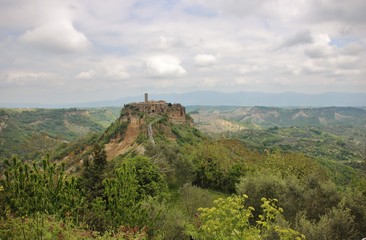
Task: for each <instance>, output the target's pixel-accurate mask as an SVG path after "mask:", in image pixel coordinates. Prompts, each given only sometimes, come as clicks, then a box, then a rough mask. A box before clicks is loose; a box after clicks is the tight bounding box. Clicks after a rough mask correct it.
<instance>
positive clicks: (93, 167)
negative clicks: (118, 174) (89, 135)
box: [82, 144, 107, 201]
mask: <svg viewBox="0 0 366 240" xmlns="http://www.w3.org/2000/svg"><path fill="white" fill-rule="evenodd" d="M83 165H84V169H83V173H82V177H83V178H82V185H83V188H84V189H85V191H86V193H87V197H88V198H89V200H90V201H92V199H95V198H97V197H101V196H102V195H103V183H102V182H103V179H104V177H105V174H104V173H105V169H106V166H107V155H106V152H105V150H104V148H102V147H101V146H100V145H98V144H95V145H94V147H93V153H92V157H91V159H85V160H84V162H83Z"/></svg>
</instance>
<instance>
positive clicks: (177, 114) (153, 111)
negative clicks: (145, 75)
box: [128, 93, 186, 123]
mask: <svg viewBox="0 0 366 240" xmlns="http://www.w3.org/2000/svg"><path fill="white" fill-rule="evenodd" d="M128 105H129V106H130V107H132V108H134V109H136V110H137V111H138V112H140V113H144V114H146V115H165V114H166V115H167V116H168V118H169V120H170V121H172V122H173V123H185V122H186V110H185V108H184V107H183V106H182V105H181V104H179V103H175V104H171V103H167V102H165V101H163V100H159V101H154V100H149V97H148V94H147V93H145V98H144V102H138V103H130V104H128Z"/></svg>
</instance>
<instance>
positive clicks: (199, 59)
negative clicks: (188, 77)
mask: <svg viewBox="0 0 366 240" xmlns="http://www.w3.org/2000/svg"><path fill="white" fill-rule="evenodd" d="M216 61H217V59H216V57H215V56H214V55H210V54H197V55H196V56H194V63H195V64H196V65H197V66H200V67H204V66H211V65H214V64H215V63H216Z"/></svg>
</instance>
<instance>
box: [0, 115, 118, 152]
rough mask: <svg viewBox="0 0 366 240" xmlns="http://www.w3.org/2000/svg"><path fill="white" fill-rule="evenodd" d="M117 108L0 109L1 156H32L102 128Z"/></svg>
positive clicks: (109, 121) (102, 129)
mask: <svg viewBox="0 0 366 240" xmlns="http://www.w3.org/2000/svg"><path fill="white" fill-rule="evenodd" d="M119 111H120V110H119V108H100V109H76V108H71V109H0V158H4V157H10V156H11V155H13V154H16V155H19V156H20V157H22V158H26V159H27V158H34V157H35V156H37V155H38V156H39V155H44V154H46V153H48V152H50V151H52V150H53V149H54V148H55V146H57V145H58V144H60V143H65V142H69V141H72V140H75V139H77V138H80V137H83V136H85V135H87V134H90V133H96V132H101V131H104V129H105V128H106V127H107V126H109V124H110V123H111V122H112V121H113V120H114V119H115V118H116V117H117V116H118V114H119Z"/></svg>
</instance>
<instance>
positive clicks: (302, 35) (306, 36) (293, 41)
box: [282, 30, 314, 47]
mask: <svg viewBox="0 0 366 240" xmlns="http://www.w3.org/2000/svg"><path fill="white" fill-rule="evenodd" d="M313 41H314V39H313V37H312V36H311V33H310V31H309V30H305V31H301V32H297V33H296V34H294V35H292V36H290V37H289V38H287V39H286V40H285V41H284V43H283V44H282V47H292V46H296V45H303V44H310V43H313Z"/></svg>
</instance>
